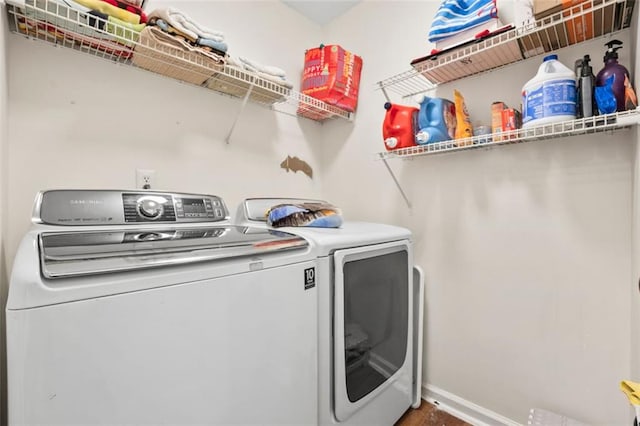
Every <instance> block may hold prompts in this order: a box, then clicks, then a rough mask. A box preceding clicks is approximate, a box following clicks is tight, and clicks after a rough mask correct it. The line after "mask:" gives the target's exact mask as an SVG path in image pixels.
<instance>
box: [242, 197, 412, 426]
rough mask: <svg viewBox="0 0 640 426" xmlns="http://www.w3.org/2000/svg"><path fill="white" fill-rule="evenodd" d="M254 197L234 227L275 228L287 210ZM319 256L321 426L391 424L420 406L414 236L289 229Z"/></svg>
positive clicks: (377, 230) (362, 226)
mask: <svg viewBox="0 0 640 426" xmlns="http://www.w3.org/2000/svg"><path fill="white" fill-rule="evenodd" d="M299 202H321V201H318V200H301V199H284V198H252V199H247V200H245V201H244V202H243V203H242V204H241V205H240V206H239V207H238V210H237V214H236V217H235V219H234V221H235V223H236V224H238V225H241V226H251V227H254V228H255V227H260V226H261V227H263V228H268V226H267V224H266V216H265V213H266V212H267V211H268V209H269V208H270V207H272V206H274V205H277V204H282V203H294V204H295V203H299ZM278 230H282V231H285V232H287V233H291V234H295V235H298V236H300V237H303V238H304V239H305V240H307V241H308V242H309V244H310V247H311V249H312V251H313V252H314V253H315V255H316V256H317V267H316V268H315V269H314V270H313V277H309V276H306V277H305V278H306V279H307V280H310V279H311V280H312V281H313V282H314V284H315V285H316V286H317V288H318V339H319V340H318V350H319V352H318V408H319V410H318V422H319V424H321V425H336V424H339V425H355V424H363V425H364V424H366V425H387V426H388V425H392V424H393V423H394V422H395V421H397V420H398V419H399V418H400V417H401V416H402V414H403V413H404V412H405V411H406V410H407V409H408V408H409V407H411V406H414V407H417V406H419V405H420V402H421V391H420V389H421V362H422V306H423V303H422V300H423V283H422V275H421V271H420V269H419V268H417V267H414V264H413V246H412V242H411V232H410V231H409V230H407V229H404V228H400V227H396V226H390V225H383V224H374V223H365V222H349V221H347V222H345V223H344V224H343V225H342V226H341V227H340V228H337V229H336V228H312V227H287V228H278Z"/></svg>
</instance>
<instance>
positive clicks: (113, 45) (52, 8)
mask: <svg viewBox="0 0 640 426" xmlns="http://www.w3.org/2000/svg"><path fill="white" fill-rule="evenodd" d="M130 1H135V0H130ZM12 3H13V4H15V5H16V6H19V7H20V8H22V9H23V10H24V13H25V18H24V19H23V20H21V21H20V23H19V26H20V28H21V29H22V30H23V31H24V32H27V33H29V34H32V35H36V36H38V37H44V36H46V35H48V36H49V37H51V36H53V37H55V38H56V39H58V40H60V41H65V42H70V43H75V44H79V45H81V46H82V47H89V48H93V49H97V50H100V51H103V52H106V53H109V54H112V55H115V56H117V57H121V58H128V57H130V56H131V54H132V49H131V48H132V47H133V45H134V43H135V42H136V41H137V39H138V34H139V32H140V31H141V30H142V29H143V28H144V26H145V24H144V22H146V19H147V17H146V15H145V14H144V12H143V11H142V9H141V8H139V7H138V6H133V5H127V4H126V3H124V2H116V0H104V1H103V0H22V1H20V0H14V1H12ZM18 3H20V4H18ZM112 3H118V4H120V5H121V6H123V7H128V8H129V9H131V10H125V9H121V8H118V7H115V6H113V4H112ZM102 11H110V13H111V14H110V15H109V14H106V13H103V12H102ZM133 11H136V12H138V13H139V14H135V13H133ZM141 22H143V23H141Z"/></svg>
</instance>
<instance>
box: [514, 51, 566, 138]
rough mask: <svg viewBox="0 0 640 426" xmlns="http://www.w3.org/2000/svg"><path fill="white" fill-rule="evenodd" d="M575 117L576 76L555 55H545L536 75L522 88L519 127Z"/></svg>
mask: <svg viewBox="0 0 640 426" xmlns="http://www.w3.org/2000/svg"><path fill="white" fill-rule="evenodd" d="M575 118H576V75H575V73H574V72H573V70H572V69H570V68H568V67H566V66H564V65H563V64H562V63H561V62H560V61H558V55H549V56H545V58H544V60H543V62H542V65H540V68H538V73H537V74H536V75H535V77H533V78H532V79H531V80H529V81H528V82H527V84H525V85H524V87H523V88H522V127H530V126H537V125H541V124H549V123H557V122H559V121H566V120H575Z"/></svg>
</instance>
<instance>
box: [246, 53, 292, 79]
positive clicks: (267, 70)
mask: <svg viewBox="0 0 640 426" xmlns="http://www.w3.org/2000/svg"><path fill="white" fill-rule="evenodd" d="M238 60H239V61H240V62H241V63H242V64H243V65H244V67H245V68H246V69H248V70H251V71H259V72H261V73H264V74H269V75H272V76H274V77H282V78H283V79H284V78H286V77H287V74H286V73H285V72H284V70H282V69H281V68H278V67H274V66H271V65H262V64H261V63H259V62H256V61H254V60H251V59H248V58H245V57H244V56H238Z"/></svg>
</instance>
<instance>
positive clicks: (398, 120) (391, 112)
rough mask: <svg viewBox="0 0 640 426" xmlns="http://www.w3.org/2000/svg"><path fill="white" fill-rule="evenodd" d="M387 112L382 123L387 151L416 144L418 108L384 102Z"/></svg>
mask: <svg viewBox="0 0 640 426" xmlns="http://www.w3.org/2000/svg"><path fill="white" fill-rule="evenodd" d="M384 109H386V110H387V113H386V114H385V116H384V122H383V123H382V137H383V139H384V147H385V148H386V149H387V151H391V150H394V149H400V148H407V147H410V146H415V144H416V132H417V131H418V112H419V111H420V110H419V109H418V108H416V107H413V106H405V105H398V104H392V103H391V102H387V103H385V104H384Z"/></svg>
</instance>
